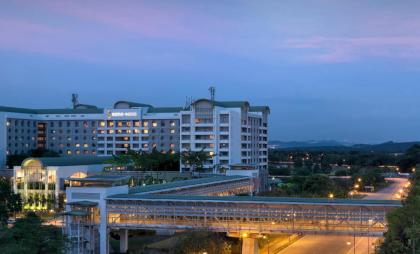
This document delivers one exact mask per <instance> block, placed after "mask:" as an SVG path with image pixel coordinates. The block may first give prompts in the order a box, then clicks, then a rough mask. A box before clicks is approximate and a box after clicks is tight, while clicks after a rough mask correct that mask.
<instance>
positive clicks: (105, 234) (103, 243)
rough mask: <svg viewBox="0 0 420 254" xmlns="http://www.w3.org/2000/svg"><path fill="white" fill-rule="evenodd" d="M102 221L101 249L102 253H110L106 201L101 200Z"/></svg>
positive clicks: (100, 225)
mask: <svg viewBox="0 0 420 254" xmlns="http://www.w3.org/2000/svg"><path fill="white" fill-rule="evenodd" d="M99 213H100V223H99V251H100V254H108V244H109V243H108V240H109V239H108V227H107V214H106V203H105V201H104V200H101V201H100V203H99Z"/></svg>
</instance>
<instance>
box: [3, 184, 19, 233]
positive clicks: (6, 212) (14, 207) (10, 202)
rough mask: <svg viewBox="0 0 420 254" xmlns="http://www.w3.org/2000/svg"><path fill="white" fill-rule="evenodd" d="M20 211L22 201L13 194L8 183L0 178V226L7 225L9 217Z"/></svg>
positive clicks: (17, 195)
mask: <svg viewBox="0 0 420 254" xmlns="http://www.w3.org/2000/svg"><path fill="white" fill-rule="evenodd" d="M21 210H22V199H21V198H20V195H19V194H14V193H13V191H12V187H11V185H10V182H9V181H8V180H6V179H5V178H3V177H2V178H0V226H5V225H7V220H8V219H9V217H10V216H11V215H12V214H13V213H16V212H20V211H21Z"/></svg>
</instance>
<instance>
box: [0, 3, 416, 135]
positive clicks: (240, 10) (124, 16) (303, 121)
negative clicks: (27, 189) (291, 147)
mask: <svg viewBox="0 0 420 254" xmlns="http://www.w3.org/2000/svg"><path fill="white" fill-rule="evenodd" d="M419 13H420V1H411V0H407V1H395V0H381V1H379V0H301V1H296V0H282V1H277V0H273V1H268V0H261V1H251V0H250V1H236V0H229V1H213V0H200V1H197V0H191V1H181V0H171V1H159V0H153V1H139V0H136V1H124V0H122V1H107V0H101V1H52V0H51V1H43V0H38V1H13V0H11V1H6V0H0V105H5V106H14V107H30V108H64V107H70V106H71V101H70V98H71V93H78V94H79V99H80V102H81V103H86V104H94V105H97V106H100V107H111V106H112V105H113V103H114V102H115V101H117V100H130V101H136V102H142V103H148V104H152V105H154V106H183V105H184V104H185V101H186V97H193V98H195V99H198V98H203V97H209V93H208V88H209V87H210V86H215V87H216V99H217V100H247V101H249V102H250V103H251V105H268V106H269V107H270V108H271V115H270V131H269V133H270V139H271V140H283V141H292V140H297V141H303V140H331V139H335V140H340V141H348V142H356V143H380V142H385V141H389V140H393V141H411V140H420V113H419V111H420V110H419V109H420V99H419V95H420V15H419Z"/></svg>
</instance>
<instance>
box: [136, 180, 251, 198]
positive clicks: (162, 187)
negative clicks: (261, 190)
mask: <svg viewBox="0 0 420 254" xmlns="http://www.w3.org/2000/svg"><path fill="white" fill-rule="evenodd" d="M240 179H243V180H246V179H249V177H246V176H212V177H206V178H197V179H191V180H184V181H174V182H170V183H165V184H153V185H146V186H141V187H137V188H133V189H131V190H130V193H132V194H146V193H153V192H160V191H170V190H176V189H185V188H191V187H196V186H197V187H198V186H203V185H209V184H215V183H219V182H220V183H221V182H229V181H236V180H240Z"/></svg>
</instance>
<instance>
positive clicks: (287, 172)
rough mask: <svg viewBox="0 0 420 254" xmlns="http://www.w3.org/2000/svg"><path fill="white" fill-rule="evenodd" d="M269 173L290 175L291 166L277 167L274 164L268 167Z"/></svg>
mask: <svg viewBox="0 0 420 254" xmlns="http://www.w3.org/2000/svg"><path fill="white" fill-rule="evenodd" d="M268 173H269V174H270V175H282V176H288V175H290V174H291V171H290V169H289V168H276V167H273V166H269V167H268Z"/></svg>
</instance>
